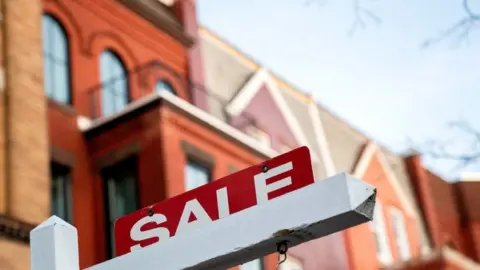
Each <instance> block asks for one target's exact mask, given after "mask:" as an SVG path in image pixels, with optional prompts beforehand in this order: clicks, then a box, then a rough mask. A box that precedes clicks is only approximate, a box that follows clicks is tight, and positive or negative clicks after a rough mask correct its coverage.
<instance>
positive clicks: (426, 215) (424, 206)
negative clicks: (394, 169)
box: [405, 150, 442, 248]
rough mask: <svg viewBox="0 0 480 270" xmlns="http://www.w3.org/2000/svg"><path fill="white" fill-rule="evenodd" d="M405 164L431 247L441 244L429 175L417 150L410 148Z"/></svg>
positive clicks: (439, 228)
mask: <svg viewBox="0 0 480 270" xmlns="http://www.w3.org/2000/svg"><path fill="white" fill-rule="evenodd" d="M405 164H406V167H407V171H408V174H409V176H410V177H409V179H410V181H411V184H412V187H413V189H414V194H415V197H416V199H417V201H418V203H419V208H420V212H421V215H422V218H423V219H424V220H425V222H424V223H425V226H426V231H427V233H428V235H429V237H428V238H429V242H430V244H431V245H433V246H432V248H436V247H440V246H441V245H442V237H441V227H440V226H439V224H437V222H436V221H437V216H436V211H435V204H434V201H433V200H432V199H433V198H434V197H433V196H432V194H431V192H432V190H431V189H430V187H429V185H430V176H429V174H428V172H427V170H426V169H425V168H424V167H423V165H422V157H421V155H420V153H419V152H417V151H415V150H410V151H409V153H407V154H406V155H405Z"/></svg>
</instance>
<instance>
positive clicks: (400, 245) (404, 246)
mask: <svg viewBox="0 0 480 270" xmlns="http://www.w3.org/2000/svg"><path fill="white" fill-rule="evenodd" d="M390 216H391V218H392V224H393V231H394V232H395V243H396V246H397V250H398V254H399V256H400V258H401V259H402V260H404V261H405V260H408V259H410V258H411V257H412V254H411V252H410V244H409V242H408V234H407V228H406V225H405V218H404V215H403V213H402V211H400V210H398V209H397V208H391V209H390Z"/></svg>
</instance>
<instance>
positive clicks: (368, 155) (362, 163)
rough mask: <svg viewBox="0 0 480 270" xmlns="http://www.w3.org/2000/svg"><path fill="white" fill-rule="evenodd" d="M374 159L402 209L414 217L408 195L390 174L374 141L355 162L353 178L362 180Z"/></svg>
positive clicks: (390, 170) (387, 164)
mask: <svg viewBox="0 0 480 270" xmlns="http://www.w3.org/2000/svg"><path fill="white" fill-rule="evenodd" d="M374 157H376V158H377V159H378V162H379V163H380V166H381V167H382V169H383V171H384V172H385V175H386V178H387V180H388V182H389V183H390V185H391V186H392V188H393V190H394V192H395V194H396V195H397V197H398V199H399V200H400V203H401V204H402V208H403V209H404V210H405V211H406V212H407V214H408V215H410V216H414V212H415V210H414V206H413V205H412V201H411V200H409V198H408V195H407V194H406V192H405V190H404V189H402V188H401V187H400V185H399V183H398V179H397V177H396V176H395V174H394V173H393V172H392V168H391V167H390V164H389V163H388V161H387V160H386V157H385V155H384V154H383V152H382V150H381V149H380V148H379V147H378V145H377V143H375V142H374V141H370V142H369V143H368V144H367V147H365V150H364V151H363V153H362V155H361V157H360V159H359V161H358V162H357V164H356V166H355V168H354V170H353V176H355V177H357V178H363V176H364V175H365V173H366V172H367V169H368V167H369V165H370V163H371V161H372V160H373V158H374Z"/></svg>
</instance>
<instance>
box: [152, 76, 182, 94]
mask: <svg viewBox="0 0 480 270" xmlns="http://www.w3.org/2000/svg"><path fill="white" fill-rule="evenodd" d="M155 91H157V92H160V91H167V92H170V93H172V94H174V95H176V94H177V93H176V92H175V89H173V86H172V85H171V84H170V83H169V82H168V81H166V80H159V81H157V83H156V84H155Z"/></svg>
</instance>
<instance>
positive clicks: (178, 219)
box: [115, 146, 314, 256]
mask: <svg viewBox="0 0 480 270" xmlns="http://www.w3.org/2000/svg"><path fill="white" fill-rule="evenodd" d="M313 183H314V178H313V171H312V164H311V159H310V152H309V150H308V148H307V147H306V146H303V147H300V148H297V149H295V150H293V151H290V152H288V153H285V154H282V155H280V156H278V157H275V158H273V159H270V160H267V161H265V162H264V163H262V164H259V165H256V166H252V167H250V168H247V169H244V170H242V171H239V172H236V173H234V174H231V175H229V176H226V177H224V178H221V179H219V180H217V181H213V182H212V183H209V184H207V185H204V186H201V187H198V188H196V189H193V190H190V191H188V192H185V193H183V194H180V195H178V196H175V197H173V198H171V199H168V200H166V201H162V202H160V203H157V204H154V205H151V206H149V207H145V208H143V209H141V210H138V211H136V212H134V213H131V214H129V215H126V216H123V217H121V218H119V219H118V220H117V221H116V222H115V245H116V251H117V252H116V253H117V256H120V255H123V254H126V253H129V252H131V251H134V250H136V249H141V248H144V247H146V246H148V245H152V244H155V243H158V242H159V241H164V240H166V239H168V238H170V237H173V236H175V235H178V234H180V233H184V232H186V231H189V230H192V229H194V228H198V227H201V226H204V225H205V224H209V223H211V222H214V221H216V220H218V219H221V218H224V217H227V216H229V215H233V214H235V213H237V212H240V211H244V210H246V209H248V208H250V207H255V206H257V205H261V204H264V203H266V202H268V201H269V200H272V199H274V198H276V197H279V196H282V195H285V194H287V193H290V192H293V191H295V190H297V189H301V188H303V187H305V186H307V185H310V184H313Z"/></svg>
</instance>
